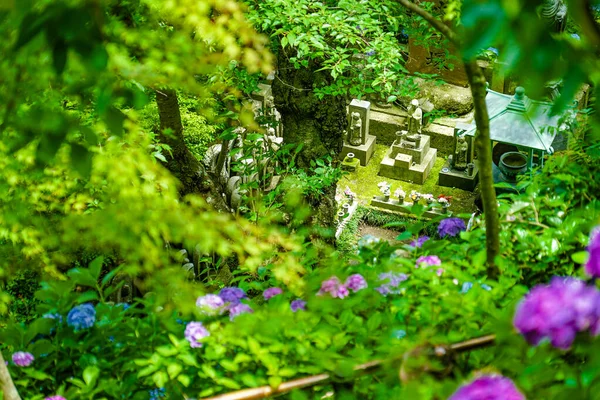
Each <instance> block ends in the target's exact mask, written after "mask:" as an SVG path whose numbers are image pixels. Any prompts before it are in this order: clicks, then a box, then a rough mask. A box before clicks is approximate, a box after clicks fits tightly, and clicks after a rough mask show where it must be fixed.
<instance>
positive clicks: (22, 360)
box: [12, 351, 35, 367]
mask: <svg viewBox="0 0 600 400" xmlns="http://www.w3.org/2000/svg"><path fill="white" fill-rule="evenodd" d="M12 360H13V362H14V363H15V365H16V366H19V367H29V366H30V365H31V363H32V362H33V360H35V357H34V356H33V354H31V353H26V352H24V351H17V352H16V353H14V354H13V355H12Z"/></svg>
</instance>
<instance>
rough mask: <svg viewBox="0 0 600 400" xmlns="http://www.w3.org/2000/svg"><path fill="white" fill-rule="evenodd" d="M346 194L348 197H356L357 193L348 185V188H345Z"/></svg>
mask: <svg viewBox="0 0 600 400" xmlns="http://www.w3.org/2000/svg"><path fill="white" fill-rule="evenodd" d="M344 195H345V196H346V197H348V198H354V197H356V193H354V192H353V191H352V190H350V188H349V187H348V186H346V189H344Z"/></svg>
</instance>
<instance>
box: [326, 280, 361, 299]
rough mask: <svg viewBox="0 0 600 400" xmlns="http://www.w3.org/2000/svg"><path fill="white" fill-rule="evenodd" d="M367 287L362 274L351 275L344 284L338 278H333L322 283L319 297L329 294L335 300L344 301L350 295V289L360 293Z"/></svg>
mask: <svg viewBox="0 0 600 400" xmlns="http://www.w3.org/2000/svg"><path fill="white" fill-rule="evenodd" d="M367 287H368V285H367V281H366V280H365V278H364V277H363V276H362V275H360V274H354V275H350V276H349V277H348V278H347V279H346V282H345V283H343V284H342V282H341V281H340V279H339V278H338V277H337V276H332V277H331V278H329V279H327V280H324V281H323V282H322V283H321V289H320V290H319V292H318V293H317V295H318V296H323V295H324V294H325V293H329V294H330V295H331V297H333V298H339V299H343V298H344V297H346V296H348V295H349V294H350V292H349V291H348V289H350V290H352V291H353V292H358V291H359V290H362V289H365V288H367Z"/></svg>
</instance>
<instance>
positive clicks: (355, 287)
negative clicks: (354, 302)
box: [344, 274, 369, 292]
mask: <svg viewBox="0 0 600 400" xmlns="http://www.w3.org/2000/svg"><path fill="white" fill-rule="evenodd" d="M344 286H346V287H347V288H348V289H350V290H352V291H353V292H358V291H359V290H362V289H365V288H367V287H368V286H369V285H368V284H367V281H366V280H365V278H364V277H363V276H362V275H361V274H354V275H350V276H349V277H348V278H347V279H346V282H345V283H344Z"/></svg>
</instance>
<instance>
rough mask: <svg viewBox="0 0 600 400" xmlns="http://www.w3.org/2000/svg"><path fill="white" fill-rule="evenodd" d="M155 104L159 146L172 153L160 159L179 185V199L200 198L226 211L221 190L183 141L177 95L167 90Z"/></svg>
mask: <svg viewBox="0 0 600 400" xmlns="http://www.w3.org/2000/svg"><path fill="white" fill-rule="evenodd" d="M156 104H157V105H158V115H159V119H160V132H159V138H160V141H161V143H165V144H168V145H169V146H170V147H171V153H172V154H171V155H169V154H165V155H164V156H165V158H167V163H166V165H165V166H166V167H167V169H168V170H169V171H171V173H172V174H173V175H175V177H176V178H177V179H179V181H180V182H181V188H180V190H179V192H180V194H181V196H182V197H183V196H185V195H188V194H192V193H197V194H201V195H202V196H203V197H204V198H205V199H206V200H207V202H208V203H209V204H211V205H212V206H213V207H214V208H215V209H217V210H219V211H228V210H229V208H228V207H227V205H226V204H225V201H224V200H223V197H222V195H221V193H222V190H221V188H219V187H218V185H217V184H216V183H215V182H216V181H215V180H213V179H211V177H210V176H209V174H208V172H207V171H206V170H205V169H204V166H203V165H202V163H200V161H198V160H197V159H196V157H194V155H193V154H192V153H191V152H190V150H189V149H188V148H187V146H186V145H185V142H184V141H183V124H182V122H181V113H180V112H179V101H178V100H177V93H176V92H175V91H174V90H171V89H165V90H161V91H157V92H156Z"/></svg>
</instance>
